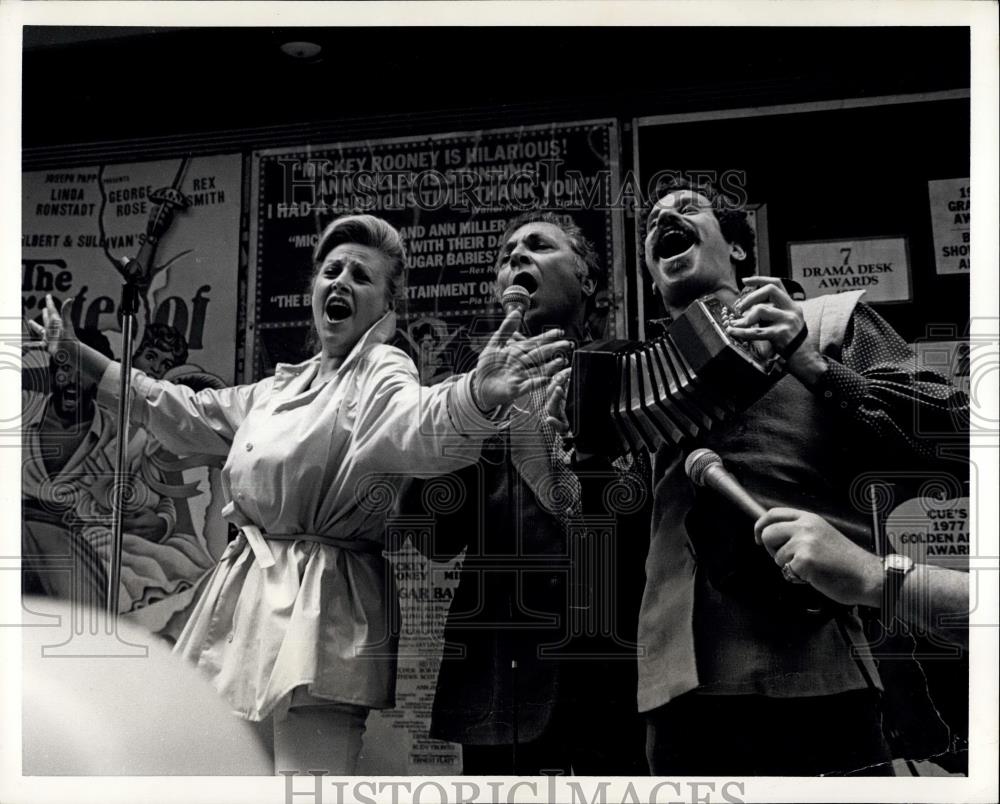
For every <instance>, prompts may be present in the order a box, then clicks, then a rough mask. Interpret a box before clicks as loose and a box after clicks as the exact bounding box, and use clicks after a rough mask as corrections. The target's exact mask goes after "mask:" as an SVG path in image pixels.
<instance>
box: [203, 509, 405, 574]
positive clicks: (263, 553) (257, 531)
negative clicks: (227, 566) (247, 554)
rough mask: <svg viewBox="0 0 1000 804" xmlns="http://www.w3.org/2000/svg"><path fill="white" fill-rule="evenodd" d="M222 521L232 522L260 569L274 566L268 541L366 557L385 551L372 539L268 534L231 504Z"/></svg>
mask: <svg viewBox="0 0 1000 804" xmlns="http://www.w3.org/2000/svg"><path fill="white" fill-rule="evenodd" d="M222 516H223V518H224V519H226V520H228V521H229V522H232V523H233V524H234V525H236V526H237V527H238V528H239V529H240V533H241V534H242V535H243V536H244V538H246V540H247V543H248V544H249V545H250V549H251V550H252V551H253V554H254V558H256V559H257V563H258V564H260V566H261V568H262V569H267V568H268V567H273V566H274V554H273V553H272V552H271V548H270V547H268V546H267V543H268V542H269V541H280V542H296V541H305V542H318V543H319V544H329V545H332V546H333V547H340V548H342V549H344V550H350V551H351V552H353V553H367V554H368V555H375V556H380V555H382V551H383V550H384V549H385V548H384V547H383V546H382V545H381V544H380V543H379V542H376V541H373V540H372V539H344V538H341V537H340V536H331V535H329V534H326V533H268V532H267V531H264V530H261V528H259V527H258V526H257V525H254V524H252V523H251V522H249V521H248V520H247V518H246V517H245V516H244V515H243V513H242V511H240V510H239V508H237V507H236V505H234V504H233V503H229V504H228V505H226V507H225V508H223V509H222Z"/></svg>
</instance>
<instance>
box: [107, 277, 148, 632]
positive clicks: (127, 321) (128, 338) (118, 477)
mask: <svg viewBox="0 0 1000 804" xmlns="http://www.w3.org/2000/svg"><path fill="white" fill-rule="evenodd" d="M130 262H131V264H133V265H137V261H135V260H132V261H130ZM140 275H141V271H135V270H134V271H131V272H128V271H126V275H125V282H124V283H123V284H122V296H121V311H122V359H121V366H122V371H121V377H120V378H119V381H118V430H117V433H118V444H117V449H116V451H115V483H114V486H113V487H112V489H113V493H112V496H111V566H110V569H109V572H108V604H107V615H108V623H113V624H117V622H118V601H119V597H120V586H121V576H122V547H123V537H122V516H123V513H124V509H123V506H124V499H125V485H126V484H127V483H128V479H129V478H128V475H127V473H126V471H125V461H126V458H127V453H128V442H129V422H130V418H129V414H130V412H131V409H132V330H133V329H134V327H135V321H136V313H138V312H139V291H140V285H139V277H140Z"/></svg>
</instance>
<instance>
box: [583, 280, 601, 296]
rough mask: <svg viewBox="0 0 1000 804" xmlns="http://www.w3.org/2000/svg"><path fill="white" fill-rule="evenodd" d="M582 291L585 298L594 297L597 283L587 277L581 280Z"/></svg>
mask: <svg viewBox="0 0 1000 804" xmlns="http://www.w3.org/2000/svg"><path fill="white" fill-rule="evenodd" d="M580 290H581V291H582V292H583V295H584V296H593V295H594V291H595V290H597V282H595V281H594V279H593V278H592V277H589V276H585V277H583V279H581V280H580Z"/></svg>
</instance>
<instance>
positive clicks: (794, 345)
mask: <svg viewBox="0 0 1000 804" xmlns="http://www.w3.org/2000/svg"><path fill="white" fill-rule="evenodd" d="M743 283H744V286H745V290H744V292H743V294H742V295H741V296H740V297H739V298H738V299H737V300H736V302H735V304H734V310H735V312H736V314H737V316H738V317H737V318H734V319H732V321H731V322H730V323H729V325H728V326H727V327H726V331H727V333H728V334H729V335H730V336H731V337H733V338H735V339H737V340H741V341H757V342H758V343H760V342H761V341H764V342H766V343H767V344H769V345H770V348H771V349H772V350H773V351H774V353H776V354H778V355H780V356H781V357H782V358H784V359H785V360H786V361H787V365H788V371H789V372H790V373H791V374H794V375H795V376H796V377H798V379H799V380H800V381H802V383H803V384H805V385H806V386H812V385H814V384H815V383H816V382H817V381H818V380H819V378H820V377H821V376H822V374H823V372H824V371H826V361H825V360H824V359H823V356H822V355H821V354H820V353H819V350H818V349H817V348H816V346H815V345H814V344H813V343H812V342H811V341H810V340H809V338H808V337H807V335H808V331H807V328H806V322H805V318H804V317H803V315H802V308H801V307H800V306H799V304H798V302H796V301H794V300H793V299H792V298H791V296H789V295H788V293H787V292H786V291H785V288H784V285H782V284H781V280H780V279H778V278H777V277H773V276H749V277H747V278H746V279H744V280H743Z"/></svg>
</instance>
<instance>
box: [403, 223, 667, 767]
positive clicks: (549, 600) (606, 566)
mask: <svg viewBox="0 0 1000 804" xmlns="http://www.w3.org/2000/svg"><path fill="white" fill-rule="evenodd" d="M500 243H501V247H500V254H499V255H498V258H497V262H496V267H495V270H496V285H497V292H498V295H499V294H502V293H503V291H505V290H507V289H509V288H510V287H511V286H512V285H515V286H521V287H524V288H525V290H526V291H527V294H525V295H527V296H529V297H530V301H529V307H528V309H527V312H526V314H525V317H524V321H525V325H526V328H527V330H528V334H531V333H535V332H544V331H546V330H547V329H550V328H552V327H558V328H560V329H562V330H563V332H564V333H565V337H566V338H568V339H569V340H571V341H573V342H575V343H577V344H579V343H582V342H584V341H585V340H587V339H588V338H589V335H588V333H587V326H586V321H587V319H588V314H589V313H590V311H591V310H590V308H591V305H592V304H593V300H594V296H595V292H596V291H597V290H598V289H599V288H600V286H601V285H602V284H603V283H604V274H603V271H602V270H601V269H600V267H599V265H598V262H597V257H596V255H595V253H594V250H593V248H592V246H591V245H590V243H588V242H587V240H586V238H585V237H584V236H583V234H582V232H581V231H580V229H579V228H578V227H577V226H575V225H574V224H573V223H570V222H567V221H566V220H565V219H563V218H560V217H556V216H555V215H552V214H549V213H528V214H526V215H522V216H521V217H519V218H517V219H516V220H514V221H513V222H512V223H511V224H510V225H509V226H508V227H507V230H506V231H505V232H504V234H503V236H502V238H501V240H500ZM567 358H568V355H567ZM544 406H545V393H544V391H542V392H540V393H537V394H533V395H529V396H526V397H523V398H521V399H519V400H517V401H516V402H515V404H514V407H513V409H512V411H511V420H510V427H509V428H508V429H507V430H505V431H504V432H503V433H502V434H501V435H499V436H497V437H494V438H492V439H490V440H488V441H487V442H486V443H484V446H483V451H482V458H481V459H480V461H479V463H478V464H477V465H475V466H472V467H469V468H468V469H466V470H462V471H460V472H458V473H455V474H454V475H452V476H450V479H451V481H453V482H457V483H458V484H459V488H460V491H459V492H458V493H459V494H460V495H461V499H462V502H461V503H460V504H459V505H458V506H457V507H455V510H453V511H451V512H436V511H434V510H427V500H428V498H431V497H433V495H431V494H423V493H422V492H421V489H420V487H416V488H414V489H413V490H412V492H411V495H410V497H409V498H408V500H407V501H406V503H405V504H404V510H406V509H407V508H409V510H411V511H412V510H413V506H414V505H415V504H417V503H418V501H420V502H422V503H423V505H422V507H423V509H424V510H423V513H424V514H430V515H434V517H435V518H434V522H435V525H434V528H433V532H432V533H428V534H426V537H425V538H422V539H420V538H418V539H417V547H418V549H419V550H421V552H423V553H424V554H425V555H427V556H428V557H430V558H433V559H436V560H439V561H447V560H450V559H452V558H453V557H455V556H456V555H458V554H459V553H461V552H462V551H463V550H465V557H464V562H463V567H462V573H461V576H460V580H459V584H458V588H457V590H456V592H455V597H454V599H453V601H452V605H451V609H450V611H449V614H448V622H447V625H446V627H445V634H444V637H445V641H446V644H445V648H444V656H443V659H442V663H441V671H440V673H439V676H438V683H437V692H436V694H435V697H434V708H433V718H432V725H431V736H433V737H437V738H439V739H443V740H449V741H451V742H455V743H459V744H461V745H462V760H463V772H464V773H465V774H467V775H488V776H496V775H511V774H517V775H537V774H539V773H543V772H557V773H564V774H569V773H571V772H572V773H576V774H583V775H630V776H634V775H640V774H643V773H645V772H646V762H645V758H644V749H643V746H644V738H645V734H644V727H643V722H642V719H641V718H640V716H639V715H638V712H637V709H636V704H635V689H636V643H635V628H636V621H637V618H638V608H639V599H640V595H641V590H642V577H643V576H642V562H643V558H644V556H645V553H646V548H647V544H648V538H647V537H648V528H649V508H648V505H647V502H648V500H649V495H648V493H647V484H648V479H646V478H644V477H643V475H642V474H641V473H640V472H638V471H635V470H626V469H624V468H623V467H612V466H611V464H609V463H608V462H607V461H602V460H590V461H580V462H576V461H575V460H574V459H573V458H572V456H571V455H570V454H569V453H567V451H566V450H565V449H564V446H563V443H562V439H561V438H560V437H558V436H557V435H556V433H555V432H554V431H553V430H552V428H551V427H550V426H549V424H548V423H547V422H546V421H545V420H544ZM428 482H429V483H433V482H435V481H428Z"/></svg>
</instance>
